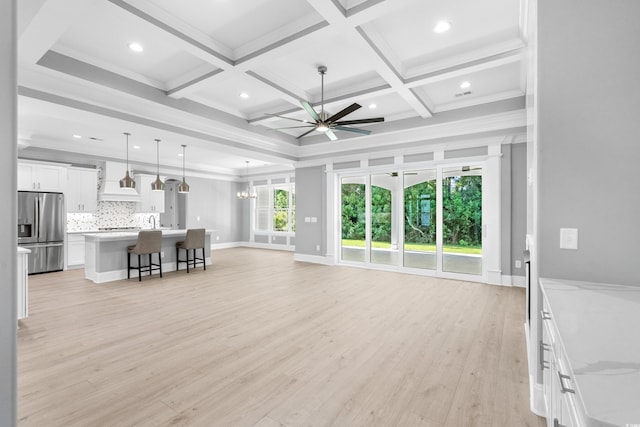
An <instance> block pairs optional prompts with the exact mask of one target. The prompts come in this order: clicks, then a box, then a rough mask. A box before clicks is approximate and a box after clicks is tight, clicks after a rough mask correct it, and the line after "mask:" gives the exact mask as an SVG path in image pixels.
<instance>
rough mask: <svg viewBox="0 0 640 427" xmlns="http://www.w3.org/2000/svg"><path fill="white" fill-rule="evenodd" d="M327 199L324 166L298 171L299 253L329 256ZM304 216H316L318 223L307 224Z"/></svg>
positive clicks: (297, 222) (297, 243)
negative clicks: (327, 252) (327, 249)
mask: <svg viewBox="0 0 640 427" xmlns="http://www.w3.org/2000/svg"><path fill="white" fill-rule="evenodd" d="M326 198H327V191H326V174H325V172H324V167H323V166H314V167H308V168H299V169H296V240H295V241H296V253H298V254H305V255H318V256H320V255H324V254H325V253H326V214H325V212H326ZM305 217H316V218H318V222H315V223H313V222H304V218H305ZM317 245H320V250H317V249H316V246H317Z"/></svg>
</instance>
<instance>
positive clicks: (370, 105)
mask: <svg viewBox="0 0 640 427" xmlns="http://www.w3.org/2000/svg"><path fill="white" fill-rule="evenodd" d="M376 107H377V105H376V104H369V108H370V109H372V110H373V109H375V108H376Z"/></svg>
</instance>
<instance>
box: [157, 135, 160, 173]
mask: <svg viewBox="0 0 640 427" xmlns="http://www.w3.org/2000/svg"><path fill="white" fill-rule="evenodd" d="M156 175H157V176H160V140H159V139H156Z"/></svg>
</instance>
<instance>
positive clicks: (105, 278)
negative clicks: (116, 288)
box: [85, 257, 212, 284]
mask: <svg viewBox="0 0 640 427" xmlns="http://www.w3.org/2000/svg"><path fill="white" fill-rule="evenodd" d="M205 262H206V265H211V264H212V260H211V257H206V261H205ZM182 270H186V267H183V268H181V269H180V271H182ZM85 271H86V270H85ZM170 271H176V263H175V262H163V263H162V272H163V273H168V272H170ZM156 274H157V275H160V272H159V271H157V270H155V271H154V272H153V275H156ZM137 275H138V273H137V272H136V271H135V270H131V278H132V279H133V278H135V277H136V276H137ZM147 275H148V274H147ZM90 276H91V275H89V274H86V275H85V277H86V278H87V279H89V280H91V281H92V282H93V283H98V284H100V283H106V282H113V281H116V280H124V279H126V278H127V270H126V269H124V270H112V271H105V272H97V271H96V272H94V273H93V277H90ZM142 277H145V276H144V275H143V276H142Z"/></svg>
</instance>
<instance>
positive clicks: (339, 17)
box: [309, 0, 432, 118]
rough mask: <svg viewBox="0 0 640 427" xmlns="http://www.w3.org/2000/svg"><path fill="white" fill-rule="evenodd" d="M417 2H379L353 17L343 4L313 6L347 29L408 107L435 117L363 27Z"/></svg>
mask: <svg viewBox="0 0 640 427" xmlns="http://www.w3.org/2000/svg"><path fill="white" fill-rule="evenodd" d="M412 1H415V0H399V1H389V0H387V1H379V2H378V1H376V2H375V3H372V5H371V6H370V7H368V8H366V9H364V10H363V11H361V12H359V13H356V14H353V15H351V16H349V12H348V11H347V12H346V16H345V13H344V8H341V7H340V4H339V3H338V5H336V4H335V2H334V1H332V0H313V1H309V4H310V5H311V6H313V8H314V9H315V10H316V11H317V12H318V13H319V14H320V15H322V17H323V18H324V19H325V20H327V21H328V22H329V23H330V24H331V27H339V28H344V29H345V34H347V37H349V38H350V41H352V42H353V43H354V44H355V45H357V46H359V47H360V48H361V51H362V52H366V53H368V55H369V57H370V58H371V59H372V60H373V62H374V63H375V70H376V72H377V73H378V74H379V75H380V76H381V77H382V78H383V79H384V80H385V81H386V82H387V83H388V84H389V86H391V87H392V88H394V89H395V90H396V91H397V93H398V95H400V96H401V97H402V98H403V99H404V100H405V102H407V104H409V105H410V106H411V107H412V108H413V109H414V110H415V111H416V113H417V114H419V115H420V117H423V118H424V117H431V115H432V114H431V111H430V110H429V108H428V107H427V105H426V104H425V103H424V102H423V101H422V100H421V99H420V98H418V97H416V95H415V94H414V93H413V92H412V91H411V90H410V89H409V88H407V87H406V86H405V84H404V81H403V77H402V75H401V73H400V72H399V70H397V69H396V68H395V67H394V65H393V64H392V63H391V61H389V60H388V59H387V58H386V56H385V55H384V54H383V52H382V51H381V50H380V49H378V48H377V47H376V45H375V43H374V42H373V41H372V40H371V38H369V37H368V36H367V34H366V33H365V32H364V30H363V29H362V28H361V27H360V26H359V24H362V23H364V22H369V21H370V20H373V19H376V18H378V17H380V16H383V15H385V14H388V13H390V12H392V11H393V10H395V9H397V8H400V7H403V6H406V4H407V3H410V2H412Z"/></svg>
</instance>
